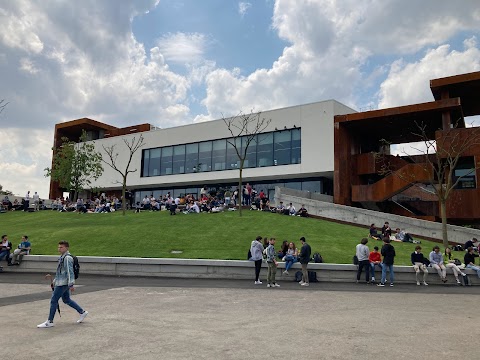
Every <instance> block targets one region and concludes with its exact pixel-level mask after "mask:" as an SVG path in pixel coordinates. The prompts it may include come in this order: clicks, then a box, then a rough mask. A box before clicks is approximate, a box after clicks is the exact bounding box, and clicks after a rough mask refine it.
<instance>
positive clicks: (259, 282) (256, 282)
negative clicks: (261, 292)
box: [255, 280, 263, 285]
mask: <svg viewBox="0 0 480 360" xmlns="http://www.w3.org/2000/svg"><path fill="white" fill-rule="evenodd" d="M262 284H263V283H262V282H261V281H260V280H258V281H255V285H262Z"/></svg>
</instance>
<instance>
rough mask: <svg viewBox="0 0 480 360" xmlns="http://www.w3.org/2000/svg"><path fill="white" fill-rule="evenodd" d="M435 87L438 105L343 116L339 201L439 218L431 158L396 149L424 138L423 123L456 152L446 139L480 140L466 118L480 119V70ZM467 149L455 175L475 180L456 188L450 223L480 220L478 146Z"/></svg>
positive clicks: (338, 137) (339, 123)
mask: <svg viewBox="0 0 480 360" xmlns="http://www.w3.org/2000/svg"><path fill="white" fill-rule="evenodd" d="M430 88H431V91H432V94H433V97H434V99H435V101H432V102H427V103H421V104H414V105H408V106H400V107H395V108H389V109H381V110H375V111H367V112H361V113H352V114H346V115H337V116H335V120H334V121H335V126H334V144H335V145H334V147H335V150H334V152H335V170H334V202H335V203H337V204H342V205H349V206H357V207H363V208H367V209H371V210H380V211H383V212H387V213H392V214H397V215H404V216H411V217H416V218H423V219H426V220H434V221H435V220H436V221H438V220H439V216H440V210H439V202H438V199H437V197H436V196H434V195H432V193H431V190H432V189H431V187H430V189H429V186H431V184H430V181H429V180H430V178H431V177H430V174H429V171H431V170H429V171H425V169H426V166H427V165H426V162H425V160H424V159H423V163H422V157H421V156H413V157H411V156H392V155H389V154H390V152H389V151H390V145H395V144H406V143H411V142H416V141H419V138H418V135H416V134H418V133H419V125H421V126H425V133H426V135H427V137H428V138H429V139H431V140H435V141H436V143H437V144H442V145H439V146H443V147H444V149H448V150H450V149H451V144H448V141H442V139H452V138H453V139H455V141H456V142H458V143H461V142H462V141H464V140H465V141H466V139H469V138H470V139H471V138H472V137H475V138H477V139H478V133H479V129H478V128H477V127H476V128H472V127H465V117H469V116H474V115H479V114H480V72H475V73H469V74H463V75H457V76H451V77H446V78H440V79H434V80H431V82H430ZM463 150H464V151H462V153H461V158H460V161H459V163H458V165H457V168H456V169H455V170H454V172H453V177H454V180H455V179H456V176H461V175H465V174H467V175H468V176H466V177H465V178H463V179H462V181H461V182H460V183H459V185H458V187H457V188H455V189H454V190H452V193H451V195H450V196H449V198H448V201H447V218H448V219H449V222H450V223H458V224H461V223H479V222H480V207H479V206H478V204H479V203H480V189H479V187H478V177H479V176H480V170H478V169H477V170H472V169H475V167H476V166H475V164H479V162H480V146H479V145H478V141H475V142H473V143H472V144H471V146H469V147H468V148H466V149H463ZM380 154H381V155H380ZM433 156H434V155H433ZM385 164H388V170H389V171H385V170H386V166H385Z"/></svg>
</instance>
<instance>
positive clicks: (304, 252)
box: [298, 236, 312, 286]
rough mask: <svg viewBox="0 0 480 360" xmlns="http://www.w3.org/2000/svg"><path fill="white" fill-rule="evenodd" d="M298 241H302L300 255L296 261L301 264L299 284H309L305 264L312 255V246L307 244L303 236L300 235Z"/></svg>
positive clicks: (306, 264)
mask: <svg viewBox="0 0 480 360" xmlns="http://www.w3.org/2000/svg"><path fill="white" fill-rule="evenodd" d="M300 241H301V242H302V248H301V249H300V255H298V261H299V262H300V264H302V281H300V285H302V286H309V282H308V271H307V266H308V263H309V261H310V257H311V256H312V248H311V247H310V245H308V244H307V241H306V240H305V237H303V236H302V237H301V238H300Z"/></svg>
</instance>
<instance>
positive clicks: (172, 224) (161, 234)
mask: <svg viewBox="0 0 480 360" xmlns="http://www.w3.org/2000/svg"><path fill="white" fill-rule="evenodd" d="M393 226H395V224H393ZM0 232H1V233H2V234H7V235H8V236H9V239H10V241H12V243H13V245H14V247H16V246H17V245H18V244H19V243H20V240H21V236H22V235H23V234H26V235H28V236H29V238H30V240H31V242H32V248H33V254H36V255H39V254H44V255H52V254H57V251H56V249H57V243H58V241H59V240H68V241H69V242H70V244H71V245H70V246H71V247H70V251H71V252H72V253H73V254H75V255H91V256H132V257H162V258H167V257H169V258H191V259H240V260H245V259H246V256H247V252H248V249H249V248H250V243H251V241H252V240H253V239H254V238H255V237H256V236H257V235H260V236H268V237H275V238H276V239H277V243H276V249H277V250H279V249H280V245H281V243H282V241H283V240H288V241H293V242H295V243H296V245H297V246H300V241H299V238H300V237H301V236H305V238H306V239H307V242H308V243H309V244H310V246H311V247H312V251H313V252H319V253H320V254H321V255H322V256H323V259H324V261H325V262H329V263H344V264H350V263H351V262H352V256H353V255H354V253H355V245H357V244H358V243H359V241H360V239H361V238H362V237H365V236H366V235H367V233H368V229H362V228H359V227H355V226H348V225H342V224H337V223H334V222H329V221H323V220H317V219H310V218H300V217H293V216H283V215H277V214H270V213H265V212H258V211H244V212H243V217H242V218H240V217H239V215H238V213H237V212H225V213H218V214H206V213H201V214H190V215H184V214H182V213H180V214H177V215H176V216H170V215H169V213H168V212H167V211H162V212H160V213H159V212H142V213H140V214H135V213H133V212H128V213H127V215H126V216H122V215H121V212H116V213H110V214H77V213H59V212H56V211H48V210H45V211H40V212H36V213H24V212H21V211H14V212H9V213H6V214H0ZM392 244H393V246H394V247H395V249H396V252H397V257H396V259H395V263H396V264H403V265H409V264H410V254H411V252H412V251H413V250H414V246H415V245H413V244H408V243H397V242H394V243H392ZM367 245H368V246H369V247H370V249H371V250H372V249H373V246H375V245H378V246H379V247H381V243H380V242H379V241H374V240H370V241H369V243H368V244H367ZM433 245H434V243H432V242H429V241H422V244H421V246H422V247H423V253H424V254H425V255H426V256H428V253H429V252H430V251H431V249H432V247H433ZM172 250H179V251H182V253H181V254H172V253H171V251H172Z"/></svg>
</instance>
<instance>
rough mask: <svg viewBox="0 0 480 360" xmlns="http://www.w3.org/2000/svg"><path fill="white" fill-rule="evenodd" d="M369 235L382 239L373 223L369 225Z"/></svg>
mask: <svg viewBox="0 0 480 360" xmlns="http://www.w3.org/2000/svg"><path fill="white" fill-rule="evenodd" d="M369 232H370V233H369V235H368V236H370V237H371V238H372V239H375V240H381V239H382V234H378V233H377V228H376V227H375V224H371V225H370V230H369Z"/></svg>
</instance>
